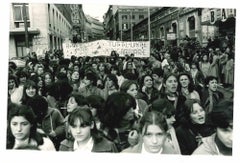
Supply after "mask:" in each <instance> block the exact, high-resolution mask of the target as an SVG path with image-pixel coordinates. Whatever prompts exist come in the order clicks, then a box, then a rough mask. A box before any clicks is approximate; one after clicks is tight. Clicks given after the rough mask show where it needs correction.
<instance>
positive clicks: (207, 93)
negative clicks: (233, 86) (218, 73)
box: [201, 76, 224, 117]
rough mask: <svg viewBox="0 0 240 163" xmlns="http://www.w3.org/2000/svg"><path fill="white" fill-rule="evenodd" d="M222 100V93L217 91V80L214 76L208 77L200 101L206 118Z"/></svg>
mask: <svg viewBox="0 0 240 163" xmlns="http://www.w3.org/2000/svg"><path fill="white" fill-rule="evenodd" d="M223 98H224V95H223V93H222V92H220V91H219V90H218V81H217V78H216V77H215V76H208V77H207V78H206V79H205V87H204V89H203V93H202V99H201V102H202V106H203V108H204V109H205V111H206V114H207V117H208V115H209V114H210V113H211V112H212V109H213V107H214V106H215V105H216V104H217V103H218V102H219V101H220V100H221V99H223Z"/></svg>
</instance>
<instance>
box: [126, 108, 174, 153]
mask: <svg viewBox="0 0 240 163" xmlns="http://www.w3.org/2000/svg"><path fill="white" fill-rule="evenodd" d="M139 128H140V130H139V131H140V135H141V138H140V140H139V142H138V144H137V145H135V146H133V147H132V146H131V147H129V148H127V149H125V150H123V151H122V153H154V154H173V153H174V152H173V151H172V148H168V146H165V145H164V144H165V141H166V138H167V130H168V126H167V123H166V120H165V118H164V116H163V115H162V114H161V113H160V112H155V111H150V112H146V114H144V116H143V117H142V119H141V121H140V127H139Z"/></svg>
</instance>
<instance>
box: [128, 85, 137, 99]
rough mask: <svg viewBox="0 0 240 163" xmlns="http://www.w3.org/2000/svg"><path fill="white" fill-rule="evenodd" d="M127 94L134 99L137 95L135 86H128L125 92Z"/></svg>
mask: <svg viewBox="0 0 240 163" xmlns="http://www.w3.org/2000/svg"><path fill="white" fill-rule="evenodd" d="M127 93H128V94H130V95H131V96H133V97H134V98H136V97H137V93H138V90H137V86H136V84H132V85H130V87H129V89H128V90H127Z"/></svg>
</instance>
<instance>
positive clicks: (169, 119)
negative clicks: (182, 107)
mask: <svg viewBox="0 0 240 163" xmlns="http://www.w3.org/2000/svg"><path fill="white" fill-rule="evenodd" d="M166 121H167V124H168V128H169V129H170V128H172V127H173V124H174V123H175V121H176V119H175V115H172V116H171V117H169V118H166Z"/></svg>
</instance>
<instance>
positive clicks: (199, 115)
mask: <svg viewBox="0 0 240 163" xmlns="http://www.w3.org/2000/svg"><path fill="white" fill-rule="evenodd" d="M190 119H191V121H192V123H194V124H204V123H205V111H204V110H203V108H202V107H201V106H200V105H199V104H198V103H194V104H193V108H192V112H191V113H190Z"/></svg>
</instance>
